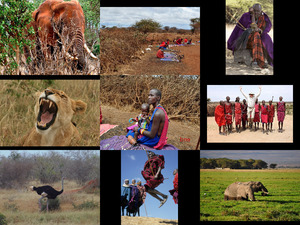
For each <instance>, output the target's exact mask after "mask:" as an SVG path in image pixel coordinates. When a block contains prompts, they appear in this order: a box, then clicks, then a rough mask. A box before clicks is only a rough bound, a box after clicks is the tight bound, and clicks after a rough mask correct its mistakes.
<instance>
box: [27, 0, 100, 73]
mask: <svg viewBox="0 0 300 225" xmlns="http://www.w3.org/2000/svg"><path fill="white" fill-rule="evenodd" d="M32 18H33V21H32V22H31V23H30V24H29V25H28V26H27V28H28V29H29V28H30V27H33V28H34V31H35V34H36V37H33V36H31V37H30V39H32V40H33V39H36V46H37V47H36V48H37V52H38V54H39V58H43V57H45V58H47V57H49V56H50V55H51V54H52V53H53V51H54V47H55V46H59V47H61V48H62V51H63V52H64V54H65V55H66V56H67V57H68V58H70V59H72V60H78V69H84V68H85V66H86V64H87V62H86V60H85V57H84V49H85V50H86V51H87V52H88V53H89V55H90V56H91V57H93V58H96V57H95V56H94V55H93V54H92V53H91V51H90V50H89V49H88V47H87V45H86V44H85V39H84V29H85V18H84V13H83V10H82V8H81V6H80V4H79V2H78V1H77V0H71V1H69V2H64V1H63V0H46V1H45V2H43V3H42V4H41V5H40V6H39V8H38V9H36V10H35V11H34V12H33V13H32ZM61 37H64V38H63V39H64V40H63V39H62V38H61ZM62 44H64V45H62ZM61 45H62V46H61ZM70 45H71V46H70ZM65 47H68V48H69V51H68V49H65ZM24 50H25V55H26V58H28V57H29V49H28V47H27V46H25V49H24ZM69 52H70V53H71V54H72V55H73V56H72V55H70V53H69ZM74 55H76V57H75V56H74Z"/></svg>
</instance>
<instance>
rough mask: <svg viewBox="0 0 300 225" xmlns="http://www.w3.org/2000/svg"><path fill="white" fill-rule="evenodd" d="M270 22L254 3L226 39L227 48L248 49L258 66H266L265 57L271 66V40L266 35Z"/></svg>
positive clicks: (270, 25)
mask: <svg viewBox="0 0 300 225" xmlns="http://www.w3.org/2000/svg"><path fill="white" fill-rule="evenodd" d="M271 28H272V23H271V21H270V19H269V17H268V16H267V14H265V13H264V12H263V11H262V6H261V5H260V4H254V5H253V7H251V8H250V9H249V12H247V13H244V14H243V15H242V17H241V19H240V20H239V23H237V25H236V26H235V28H234V30H233V31H232V33H231V35H230V37H229V39H228V41H227V48H228V49H230V50H231V51H233V52H234V51H237V50H239V49H249V50H250V51H251V53H252V61H253V62H257V64H258V66H259V67H260V68H266V67H267V65H265V58H264V56H265V55H266V56H267V61H268V63H269V64H270V65H271V66H273V42H272V39H271V37H270V36H269V35H268V33H269V31H270V30H271Z"/></svg>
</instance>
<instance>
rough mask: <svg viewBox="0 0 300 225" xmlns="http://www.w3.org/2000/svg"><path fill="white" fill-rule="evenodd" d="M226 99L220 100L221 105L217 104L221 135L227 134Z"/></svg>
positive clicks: (216, 115) (216, 116) (216, 114)
mask: <svg viewBox="0 0 300 225" xmlns="http://www.w3.org/2000/svg"><path fill="white" fill-rule="evenodd" d="M224 105H225V104H224V101H220V105H217V107H216V108H215V121H216V123H217V124H218V126H219V134H220V135H226V133H225V125H226V120H225V107H224ZM221 127H223V133H222V132H221Z"/></svg>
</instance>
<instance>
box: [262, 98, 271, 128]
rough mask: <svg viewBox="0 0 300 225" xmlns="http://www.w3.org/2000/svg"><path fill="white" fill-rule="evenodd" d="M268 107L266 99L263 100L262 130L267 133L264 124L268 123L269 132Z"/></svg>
mask: <svg viewBox="0 0 300 225" xmlns="http://www.w3.org/2000/svg"><path fill="white" fill-rule="evenodd" d="M268 115H269V112H268V107H267V106H266V105H265V100H263V101H262V106H261V123H262V132H263V133H265V130H264V126H265V124H266V132H268V127H267V126H268Z"/></svg>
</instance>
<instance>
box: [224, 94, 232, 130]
mask: <svg viewBox="0 0 300 225" xmlns="http://www.w3.org/2000/svg"><path fill="white" fill-rule="evenodd" d="M225 119H226V126H227V130H228V133H231V132H232V104H231V102H230V97H229V96H227V97H226V102H225Z"/></svg>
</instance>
